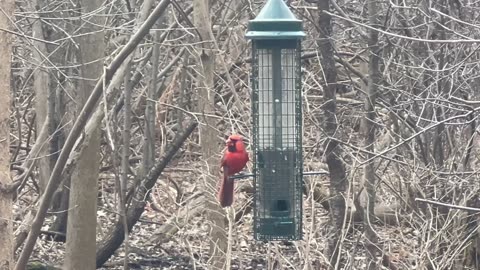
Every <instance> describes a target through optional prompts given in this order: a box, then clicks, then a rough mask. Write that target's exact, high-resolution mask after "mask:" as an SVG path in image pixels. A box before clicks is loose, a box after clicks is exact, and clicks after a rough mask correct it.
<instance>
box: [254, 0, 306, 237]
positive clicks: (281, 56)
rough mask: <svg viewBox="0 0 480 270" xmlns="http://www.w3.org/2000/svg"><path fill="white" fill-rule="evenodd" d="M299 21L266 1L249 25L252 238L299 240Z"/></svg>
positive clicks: (278, 3)
mask: <svg viewBox="0 0 480 270" xmlns="http://www.w3.org/2000/svg"><path fill="white" fill-rule="evenodd" d="M304 36H305V33H304V32H303V30H302V21H300V20H298V19H296V18H295V16H294V15H293V13H292V12H291V11H290V9H289V8H288V6H287V5H286V4H285V2H284V1H283V0H268V1H267V3H266V4H265V6H264V7H263V8H262V10H261V11H260V12H259V13H258V16H257V17H256V18H255V19H253V20H251V21H250V22H249V24H248V32H247V34H246V37H247V38H249V39H251V40H252V60H253V61H252V76H251V84H252V119H253V145H252V146H253V147H252V148H253V151H254V155H253V165H254V166H253V167H254V168H253V179H254V186H255V195H254V200H255V202H254V236H255V239H257V240H299V239H301V238H302V182H303V181H302V176H303V159H302V103H301V102H302V99H301V77H300V75H301V74H300V50H301V43H300V41H301V39H302V38H303V37H304Z"/></svg>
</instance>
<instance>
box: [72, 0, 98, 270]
mask: <svg viewBox="0 0 480 270" xmlns="http://www.w3.org/2000/svg"><path fill="white" fill-rule="evenodd" d="M79 4H80V6H81V7H82V10H81V12H82V14H88V13H91V12H94V11H95V10H97V9H98V8H99V7H100V5H101V4H102V2H101V1H99V0H83V1H81V3H79ZM85 20H88V21H89V23H86V24H84V26H83V27H84V29H83V33H87V34H86V35H83V36H81V37H79V38H78V44H79V47H80V48H79V52H78V54H77V58H78V62H79V63H80V64H82V66H81V67H80V75H81V78H82V79H81V80H80V81H79V84H78V86H79V87H78V92H77V102H78V105H79V108H78V110H77V111H80V110H81V107H82V106H83V104H84V103H85V102H86V101H87V99H88V97H89V96H90V93H91V92H92V90H93V88H94V87H95V82H96V81H97V80H98V78H99V76H100V74H102V68H103V56H104V53H105V52H104V51H105V49H104V47H105V46H104V41H103V39H104V33H103V32H102V31H99V30H101V29H99V28H98V26H101V25H103V20H104V19H102V15H101V14H96V13H95V12H94V14H93V15H92V16H88V17H86V18H85ZM93 133H94V134H93V135H92V138H91V139H90V142H89V144H88V146H87V147H85V148H83V149H82V150H83V151H81V152H80V156H79V161H78V164H77V166H76V168H75V169H74V171H73V174H72V178H71V184H70V202H69V206H70V207H69V208H70V210H69V217H68V221H67V242H66V256H65V263H64V267H65V269H72V270H75V269H79V270H80V269H82V270H83V269H85V270H88V269H95V268H96V262H95V250H96V243H95V242H96V211H97V192H98V190H97V180H98V173H99V163H100V150H99V149H100V129H99V128H97V129H96V130H95V131H94V132H93Z"/></svg>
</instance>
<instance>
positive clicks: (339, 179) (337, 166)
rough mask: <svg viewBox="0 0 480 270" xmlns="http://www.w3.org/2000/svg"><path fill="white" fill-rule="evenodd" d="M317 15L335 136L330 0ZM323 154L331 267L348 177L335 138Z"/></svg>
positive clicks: (328, 116) (327, 117) (329, 127)
mask: <svg viewBox="0 0 480 270" xmlns="http://www.w3.org/2000/svg"><path fill="white" fill-rule="evenodd" d="M318 9H319V12H320V14H319V17H318V26H319V32H320V33H319V35H320V39H319V41H318V42H317V44H318V48H319V50H320V63H321V65H322V68H323V73H324V74H325V76H324V78H323V84H322V88H323V91H324V99H325V104H324V105H323V112H324V121H323V123H324V126H323V128H324V129H325V132H326V133H327V134H328V135H329V136H331V137H334V136H338V131H337V127H338V124H337V115H336V112H337V105H336V92H337V69H336V67H335V58H334V55H333V52H334V47H333V40H332V39H331V36H332V22H331V20H332V19H331V16H330V15H328V14H327V13H325V12H323V11H330V1H329V0H319V1H318ZM325 143H326V144H325V153H324V155H325V158H326V162H327V166H328V170H329V172H330V195H331V198H330V218H331V222H332V225H333V230H334V232H333V234H334V236H333V237H331V238H330V239H329V242H328V249H327V250H328V251H327V253H328V257H329V259H330V267H331V268H332V269H341V268H342V265H343V261H342V260H341V250H342V233H343V232H344V224H345V222H344V217H345V209H346V202H345V198H346V190H347V186H348V180H347V178H346V172H345V165H344V164H343V162H342V160H341V159H340V157H341V150H340V148H339V147H338V142H337V141H336V140H331V139H327V140H326V142H325Z"/></svg>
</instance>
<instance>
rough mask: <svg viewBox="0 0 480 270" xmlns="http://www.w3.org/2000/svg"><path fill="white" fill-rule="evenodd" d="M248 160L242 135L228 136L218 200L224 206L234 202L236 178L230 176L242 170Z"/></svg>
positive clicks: (222, 163)
mask: <svg viewBox="0 0 480 270" xmlns="http://www.w3.org/2000/svg"><path fill="white" fill-rule="evenodd" d="M247 162H248V153H247V151H245V144H243V138H242V136H240V135H231V136H230V137H228V139H227V148H226V151H225V154H224V155H223V158H222V161H221V166H222V168H223V181H222V182H221V184H220V190H219V192H218V201H219V202H220V205H221V206H222V207H227V206H230V205H232V203H233V186H234V184H233V183H234V181H235V180H233V179H229V178H228V177H229V176H232V175H234V174H236V173H238V172H240V171H241V170H242V169H243V168H244V167H245V165H246V164H247Z"/></svg>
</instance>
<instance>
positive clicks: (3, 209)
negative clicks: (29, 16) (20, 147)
mask: <svg viewBox="0 0 480 270" xmlns="http://www.w3.org/2000/svg"><path fill="white" fill-rule="evenodd" d="M14 3H15V2H14V1H13V0H2V1H0V8H2V12H3V15H2V16H0V28H2V29H11V28H12V25H11V21H10V20H11V19H13V18H14V17H13V11H14ZM11 55H12V39H11V36H10V34H8V33H7V32H5V31H0V57H1V63H2V65H3V68H1V69H0V269H2V270H10V269H13V224H12V219H13V217H12V211H13V209H12V195H13V193H12V192H7V191H6V190H4V189H2V187H4V188H6V186H8V185H10V184H11V183H12V178H11V176H10V124H9V116H10V75H11V73H10V72H11V71H10V65H11Z"/></svg>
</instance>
